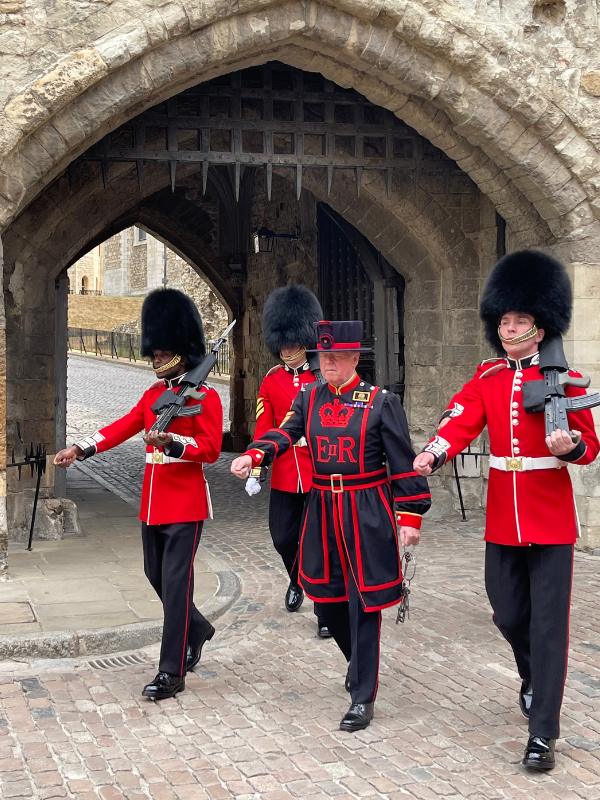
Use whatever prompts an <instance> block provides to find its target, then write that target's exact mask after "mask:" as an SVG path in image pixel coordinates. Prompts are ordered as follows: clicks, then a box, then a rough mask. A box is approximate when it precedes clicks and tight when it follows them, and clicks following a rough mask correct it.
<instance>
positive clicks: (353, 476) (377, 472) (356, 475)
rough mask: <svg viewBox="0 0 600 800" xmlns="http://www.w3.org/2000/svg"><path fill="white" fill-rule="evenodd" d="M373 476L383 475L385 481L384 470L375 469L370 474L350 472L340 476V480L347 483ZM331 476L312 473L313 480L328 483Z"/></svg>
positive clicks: (322, 473) (385, 473)
mask: <svg viewBox="0 0 600 800" xmlns="http://www.w3.org/2000/svg"><path fill="white" fill-rule="evenodd" d="M374 475H385V476H386V480H387V472H386V470H385V469H376V470H373V471H372V472H352V473H351V474H350V475H342V478H343V479H344V480H347V481H352V480H364V479H365V478H371V477H372V476H374ZM330 477H331V475H327V474H326V473H324V472H313V478H315V479H320V480H325V481H328V480H329V478H330Z"/></svg>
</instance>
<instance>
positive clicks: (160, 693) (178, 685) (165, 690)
mask: <svg viewBox="0 0 600 800" xmlns="http://www.w3.org/2000/svg"><path fill="white" fill-rule="evenodd" d="M184 689H185V678H184V677H183V676H181V675H170V674H169V673H168V672H159V673H158V674H157V676H156V678H154V680H153V681H152V683H148V684H146V686H144V689H143V691H142V695H143V696H144V697H148V698H149V699H150V700H166V699H167V698H168V697H175V695H176V694H177V692H183V690H184Z"/></svg>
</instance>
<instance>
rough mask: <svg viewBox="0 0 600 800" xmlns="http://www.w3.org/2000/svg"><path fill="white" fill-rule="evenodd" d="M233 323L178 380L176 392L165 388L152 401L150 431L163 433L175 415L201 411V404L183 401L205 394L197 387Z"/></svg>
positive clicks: (184, 415)
mask: <svg viewBox="0 0 600 800" xmlns="http://www.w3.org/2000/svg"><path fill="white" fill-rule="evenodd" d="M235 323H236V320H235V319H234V320H233V322H232V323H231V324H230V325H228V326H227V327H226V328H225V330H224V331H223V333H222V334H221V336H220V337H219V338H218V339H217V341H216V342H215V343H214V344H213V346H212V347H211V349H210V351H209V352H208V353H207V354H206V355H205V356H204V358H203V359H202V361H201V362H200V363H199V364H198V365H197V366H195V367H192V369H190V370H189V371H188V372H186V373H185V375H184V376H183V377H182V378H181V380H180V381H179V384H178V388H179V391H178V392H174V391H173V390H172V389H166V390H165V391H164V392H163V393H162V394H161V396H160V397H159V398H158V400H156V401H155V402H154V404H153V405H152V411H154V413H155V414H156V421H155V422H154V424H153V425H152V427H151V428H150V431H154V432H155V433H163V432H164V431H166V430H167V428H168V427H169V425H170V424H171V422H173V420H174V419H175V418H176V417H193V416H195V415H196V414H201V413H202V405H193V406H186V405H185V403H186V401H187V399H188V398H189V397H191V398H193V399H194V400H202V399H203V397H205V396H206V392H203V391H199V387H201V386H202V384H203V383H204V381H205V380H206V379H207V378H208V376H209V374H210V371H211V370H212V368H213V367H214V365H215V364H216V363H217V358H218V354H219V348H220V347H222V346H223V344H224V343H225V342H226V341H227V337H228V336H229V334H230V332H231V330H232V329H233V326H234V325H235Z"/></svg>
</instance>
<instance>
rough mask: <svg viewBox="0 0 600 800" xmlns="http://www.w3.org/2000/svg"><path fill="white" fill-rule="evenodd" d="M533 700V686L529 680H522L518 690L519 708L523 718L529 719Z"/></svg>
mask: <svg viewBox="0 0 600 800" xmlns="http://www.w3.org/2000/svg"><path fill="white" fill-rule="evenodd" d="M532 700H533V687H532V685H531V681H523V683H522V684H521V688H520V690H519V708H520V709H521V714H523V716H524V717H525V719H529V712H530V711H531V701H532Z"/></svg>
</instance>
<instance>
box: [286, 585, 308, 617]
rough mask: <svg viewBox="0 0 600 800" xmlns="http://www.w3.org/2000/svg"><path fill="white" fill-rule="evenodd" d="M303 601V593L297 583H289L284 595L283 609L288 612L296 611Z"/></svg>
mask: <svg viewBox="0 0 600 800" xmlns="http://www.w3.org/2000/svg"><path fill="white" fill-rule="evenodd" d="M303 600H304V592H303V591H302V588H301V587H300V586H298V584H297V583H290V585H289V586H288V589H287V592H286V593H285V607H286V608H287V610H288V611H298V609H299V608H300V606H301V605H302V601H303Z"/></svg>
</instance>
